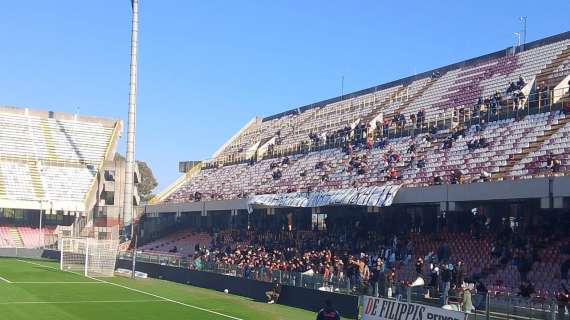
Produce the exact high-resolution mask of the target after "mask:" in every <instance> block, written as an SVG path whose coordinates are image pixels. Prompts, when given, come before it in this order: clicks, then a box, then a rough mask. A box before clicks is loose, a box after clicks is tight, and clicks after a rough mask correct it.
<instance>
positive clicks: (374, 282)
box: [370, 259, 382, 298]
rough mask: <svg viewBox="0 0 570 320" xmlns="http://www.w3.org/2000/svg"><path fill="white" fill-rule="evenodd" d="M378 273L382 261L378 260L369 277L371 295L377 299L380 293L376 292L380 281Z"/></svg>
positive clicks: (380, 271) (380, 269) (380, 270)
mask: <svg viewBox="0 0 570 320" xmlns="http://www.w3.org/2000/svg"><path fill="white" fill-rule="evenodd" d="M380 273H382V260H380V259H378V261H377V262H376V265H375V266H374V268H373V269H372V271H371V275H370V286H371V287H372V295H373V296H374V297H377V298H378V297H379V296H380V292H379V291H378V289H379V285H378V282H379V280H380Z"/></svg>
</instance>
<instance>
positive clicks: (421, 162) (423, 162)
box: [416, 159, 426, 169]
mask: <svg viewBox="0 0 570 320" xmlns="http://www.w3.org/2000/svg"><path fill="white" fill-rule="evenodd" d="M416 166H417V167H418V168H419V169H421V168H425V167H426V161H425V160H424V159H420V160H418V163H417V164H416Z"/></svg>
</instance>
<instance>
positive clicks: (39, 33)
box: [0, 0, 570, 189]
mask: <svg viewBox="0 0 570 320" xmlns="http://www.w3.org/2000/svg"><path fill="white" fill-rule="evenodd" d="M569 12H570V1H568V0H561V1H558V0H556V1H548V5H546V4H544V2H540V1H538V2H537V1H522V0H521V1H397V2H396V1H380V0H376V1H364V0H361V1H348V0H346V1H336V0H314V1H307V0H304V1H303V0H298V1H297V0H272V1H229V0H226V1H220V0H207V1H194V0H186V1H182V0H181V1H173V0H141V3H140V42H139V88H138V89H139V95H138V123H137V129H138V134H137V150H136V157H137V159H141V160H145V161H147V162H148V163H149V164H150V166H151V167H152V169H153V170H154V172H155V175H156V176H157V178H158V180H159V183H160V186H159V189H160V188H161V187H165V186H166V185H167V184H168V183H170V182H171V181H173V180H174V179H175V178H176V177H178V176H179V174H178V172H177V170H178V165H177V164H178V161H179V160H199V159H205V158H208V157H210V156H211V154H212V153H213V152H214V151H215V150H216V149H217V148H218V147H219V146H220V145H221V144H223V143H224V141H226V140H227V139H228V138H229V137H231V136H232V134H233V133H234V132H236V131H237V130H238V129H239V128H241V127H242V126H243V125H244V124H245V123H246V122H247V121H249V120H250V119H251V118H252V117H253V116H256V115H260V116H267V115H271V114H274V113H278V112H281V111H285V110H288V109H291V108H296V107H298V106H303V105H306V104H310V103H312V102H316V101H319V100H322V99H327V98H331V97H334V96H337V95H339V94H340V91H341V77H342V76H344V77H345V92H350V91H356V90H360V89H364V88H367V87H370V86H373V85H377V84H381V83H384V82H388V81H392V80H396V79H398V78H401V77H405V76H409V75H413V74H414V72H417V73H420V72H422V71H426V70H429V69H432V68H435V67H439V66H444V65H447V64H450V63H454V62H458V61H460V60H463V59H467V58H472V57H475V56H478V55H481V54H485V53H489V52H493V51H497V50H499V49H502V48H505V47H507V46H510V45H512V44H513V42H514V36H513V33H514V32H517V31H520V29H521V23H520V22H519V20H518V17H519V16H523V15H524V16H528V41H532V40H535V39H538V38H542V37H545V36H549V35H553V34H557V33H561V32H564V31H568V30H570V20H569V19H568V13H569ZM0 41H1V46H0V105H13V106H21V107H32V108H40V109H49V110H54V111H64V112H76V110H77V109H78V108H79V112H80V113H82V114H90V115H99V116H106V117H114V118H121V119H126V116H127V102H128V79H129V50H130V48H129V46H130V1H129V0H122V1H121V0H98V1H77V0H58V1H40V0H29V1H9V0H0ZM123 145H124V141H123ZM121 150H124V146H123V147H121Z"/></svg>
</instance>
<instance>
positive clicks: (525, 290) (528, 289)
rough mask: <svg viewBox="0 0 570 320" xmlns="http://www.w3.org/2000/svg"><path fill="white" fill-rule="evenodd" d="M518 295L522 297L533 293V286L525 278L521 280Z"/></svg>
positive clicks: (528, 296)
mask: <svg viewBox="0 0 570 320" xmlns="http://www.w3.org/2000/svg"><path fill="white" fill-rule="evenodd" d="M519 295H520V296H521V297H523V298H530V297H531V296H533V295H534V287H533V286H532V284H531V283H530V282H528V281H527V280H523V281H522V283H521V285H520V287H519Z"/></svg>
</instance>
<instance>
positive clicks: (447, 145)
mask: <svg viewBox="0 0 570 320" xmlns="http://www.w3.org/2000/svg"><path fill="white" fill-rule="evenodd" d="M452 147H453V139H451V138H449V137H448V138H446V139H445V140H443V146H442V148H443V149H444V150H445V149H451V148H452Z"/></svg>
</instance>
